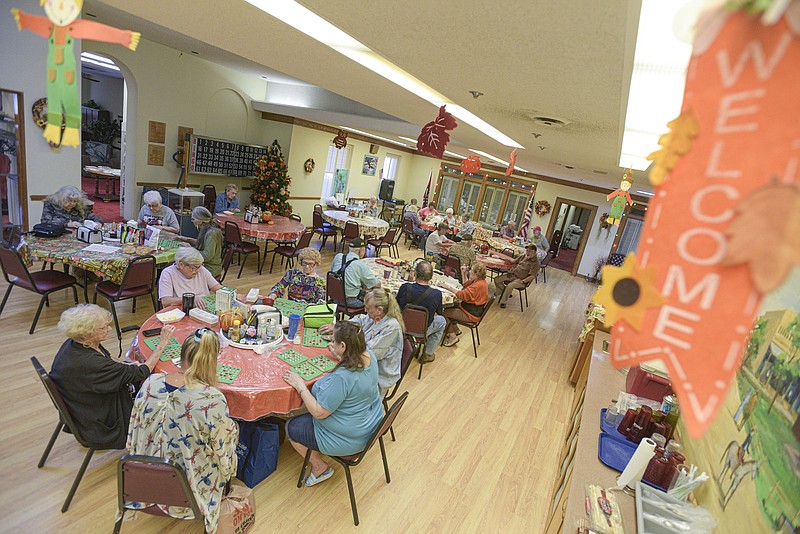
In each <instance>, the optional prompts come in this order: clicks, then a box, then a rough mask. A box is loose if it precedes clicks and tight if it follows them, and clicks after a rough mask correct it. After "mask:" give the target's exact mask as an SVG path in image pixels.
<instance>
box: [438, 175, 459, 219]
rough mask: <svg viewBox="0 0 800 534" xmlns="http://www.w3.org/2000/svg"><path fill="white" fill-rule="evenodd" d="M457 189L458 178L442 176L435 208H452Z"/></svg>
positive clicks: (442, 209)
mask: <svg viewBox="0 0 800 534" xmlns="http://www.w3.org/2000/svg"><path fill="white" fill-rule="evenodd" d="M457 191H458V178H453V177H452V176H446V175H445V176H442V187H441V189H440V191H439V201H438V202H437V203H436V209H437V210H438V211H445V210H447V208H452V207H453V206H454V205H455V201H456V192H457Z"/></svg>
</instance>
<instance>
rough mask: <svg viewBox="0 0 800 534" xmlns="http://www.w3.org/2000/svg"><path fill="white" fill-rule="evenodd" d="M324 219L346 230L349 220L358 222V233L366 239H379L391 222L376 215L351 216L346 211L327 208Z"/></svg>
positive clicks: (323, 215) (387, 229)
mask: <svg viewBox="0 0 800 534" xmlns="http://www.w3.org/2000/svg"><path fill="white" fill-rule="evenodd" d="M322 219H323V220H324V221H325V222H329V223H331V224H332V225H334V226H335V227H337V228H339V229H340V230H344V227H345V225H346V224H347V222H348V221H352V222H354V223H356V224H358V233H359V234H360V235H361V236H362V237H364V238H366V239H378V238H381V237H383V236H384V235H386V232H388V231H389V223H388V222H386V221H384V220H383V219H378V218H375V217H364V218H358V217H350V215H349V214H348V213H347V212H346V211H338V210H326V211H323V212H322Z"/></svg>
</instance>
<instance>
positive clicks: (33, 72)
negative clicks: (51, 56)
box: [0, 0, 81, 228]
mask: <svg viewBox="0 0 800 534" xmlns="http://www.w3.org/2000/svg"><path fill="white" fill-rule="evenodd" d="M14 7H16V8H19V9H21V10H22V11H25V12H26V13H30V14H32V15H41V16H45V14H44V11H43V10H42V9H41V8H40V7H39V3H38V2H35V1H31V0H28V1H25V0H13V1H12V0H0V50H2V51H3V53H2V54H0V86H2V87H3V88H4V89H8V90H10V91H19V92H21V93H22V96H23V99H24V108H23V109H21V110H20V111H21V114H22V115H23V116H24V121H25V167H26V170H27V184H28V197H29V198H28V199H25V201H27V202H28V227H29V228H30V227H31V226H33V225H34V224H36V223H38V222H39V221H40V220H41V215H42V203H41V202H31V201H30V196H31V195H48V194H50V193H52V192H54V191H55V190H56V189H58V188H59V187H61V186H63V185H75V186H77V187H80V185H81V170H80V169H81V155H80V148H79V147H62V148H50V145H48V143H47V141H45V139H44V137H42V130H41V129H39V127H38V126H36V124H34V122H33V119H32V118H31V106H32V105H33V103H34V102H35V101H36V100H38V99H40V98H42V97H45V96H46V91H47V87H46V85H45V71H46V69H47V61H46V60H47V40H46V39H43V38H42V37H39V36H38V35H36V34H33V33H31V32H29V31H23V32H20V31H17V28H16V25H15V24H14V17H13V16H11V13H9V11H10V10H11V8H14ZM80 52H81V47H80V41H78V42H76V44H75V54H76V57H77V56H79V55H80ZM76 78H77V81H78V84H79V86H78V97H80V82H81V78H80V76H77V77H76ZM21 200H22V199H21Z"/></svg>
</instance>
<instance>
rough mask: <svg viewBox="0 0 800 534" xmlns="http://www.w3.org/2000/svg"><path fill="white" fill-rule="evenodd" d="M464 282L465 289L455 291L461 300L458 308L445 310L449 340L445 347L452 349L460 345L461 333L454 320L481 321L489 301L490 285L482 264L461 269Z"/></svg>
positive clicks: (476, 263) (477, 263) (478, 263)
mask: <svg viewBox="0 0 800 534" xmlns="http://www.w3.org/2000/svg"><path fill="white" fill-rule="evenodd" d="M461 273H462V276H463V278H465V279H466V281H465V282H464V289H462V290H461V291H455V294H456V297H457V298H458V299H459V300H461V304H459V305H458V307H457V308H447V309H446V310H444V318H445V319H447V323H448V325H447V328H446V332H447V339H446V340H445V342H444V346H445V347H452V346H453V345H455V344H456V343H458V340H459V337H458V336H459V335H460V334H461V331H460V330H459V329H458V325H457V324H456V323H454V322H453V320H454V319H455V320H458V321H470V322H471V321H479V320H480V318H481V314H483V307H484V306H485V305H486V302H487V301H488V300H489V284H488V283H487V282H486V266H485V265H484V264H482V263H480V262H477V261H476V262H475V263H473V264H472V268H471V269H469V270H467V267H466V266H462V267H461Z"/></svg>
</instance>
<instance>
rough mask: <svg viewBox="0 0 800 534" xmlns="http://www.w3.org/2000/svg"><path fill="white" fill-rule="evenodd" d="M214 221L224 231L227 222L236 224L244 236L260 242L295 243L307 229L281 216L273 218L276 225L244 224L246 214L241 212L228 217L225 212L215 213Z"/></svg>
mask: <svg viewBox="0 0 800 534" xmlns="http://www.w3.org/2000/svg"><path fill="white" fill-rule="evenodd" d="M214 220H215V221H217V224H219V225H220V226H221V227H222V229H223V231H224V230H225V221H232V222H235V223H236V224H238V225H239V230H240V231H241V232H242V233H243V234H244V235H248V236H250V237H252V238H254V239H257V240H260V241H294V240H295V239H297V238H299V237H300V236H301V235H302V234H303V232H304V231H305V229H306V227H305V225H304V224H303V223H301V222H300V221H296V220H294V219H290V218H289V217H282V216H281V215H273V216H272V218H271V219H270V222H272V223H274V224H268V223H265V222H260V223H248V222H244V214H243V213H241V212H239V213H237V214H234V215H227V214H225V213H223V212H220V213H215V214H214Z"/></svg>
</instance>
